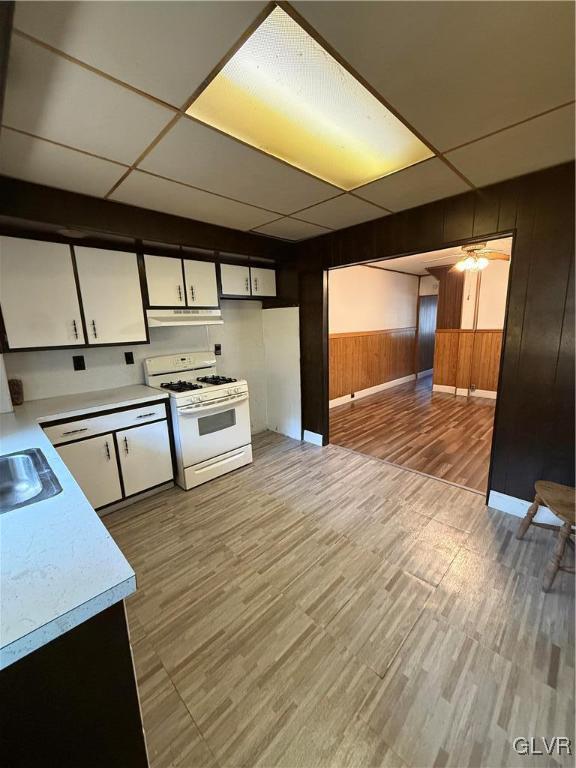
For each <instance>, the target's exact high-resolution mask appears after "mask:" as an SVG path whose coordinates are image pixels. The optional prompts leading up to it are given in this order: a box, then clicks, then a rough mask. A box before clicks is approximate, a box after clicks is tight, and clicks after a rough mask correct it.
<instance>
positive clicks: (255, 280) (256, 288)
mask: <svg viewBox="0 0 576 768" xmlns="http://www.w3.org/2000/svg"><path fill="white" fill-rule="evenodd" d="M254 290H255V291H256V292H257V291H258V278H257V277H255V278H254Z"/></svg>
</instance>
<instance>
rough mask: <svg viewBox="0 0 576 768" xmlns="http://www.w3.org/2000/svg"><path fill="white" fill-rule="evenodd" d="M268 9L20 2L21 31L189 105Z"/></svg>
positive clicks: (228, 5) (173, 101)
mask: <svg viewBox="0 0 576 768" xmlns="http://www.w3.org/2000/svg"><path fill="white" fill-rule="evenodd" d="M265 5H266V3H262V2H50V3H46V2H18V3H16V12H15V18H14V26H15V27H16V28H17V29H21V30H23V31H24V32H27V33H28V34H30V35H33V36H34V37H37V38H39V39H41V40H43V41H45V42H47V43H49V44H50V45H52V46H53V47H55V48H58V49H59V50H63V51H65V52H66V53H68V54H69V55H71V56H74V57H75V58H78V59H80V60H81V61H85V62H86V63H88V64H90V65H91V66H93V67H97V68H98V69H101V70H103V71H104V72H107V73H108V74H110V75H112V76H113V77H116V78H118V79H120V80H123V81H125V82H127V83H130V84H131V85H133V86H135V87H136V88H139V89H140V90H143V91H146V92H147V93H151V94H152V95H154V96H156V97H158V98H160V99H163V100H164V101H167V102H169V103H170V104H174V105H176V106H182V104H183V103H184V101H185V100H187V99H188V98H189V96H190V95H191V94H192V92H193V91H194V90H195V89H196V88H197V87H198V86H199V85H200V83H201V82H202V81H203V80H204V78H205V77H206V76H207V75H208V74H209V73H210V71H211V70H212V69H213V68H214V67H215V66H216V65H217V64H218V62H219V61H220V59H221V58H222V57H223V56H224V55H225V54H226V53H227V52H228V50H229V49H230V47H231V46H232V45H234V43H235V42H236V41H237V40H238V38H239V37H240V36H241V35H242V34H243V33H244V31H245V30H246V29H247V27H248V26H249V25H250V24H251V23H252V22H253V21H254V19H255V18H256V17H257V15H258V13H259V12H260V11H261V10H262V9H263V8H264V7H265Z"/></svg>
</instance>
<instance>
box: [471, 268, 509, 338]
mask: <svg viewBox="0 0 576 768" xmlns="http://www.w3.org/2000/svg"><path fill="white" fill-rule="evenodd" d="M509 272H510V262H509V261H491V262H490V263H489V264H488V266H487V267H486V268H485V269H483V270H482V272H481V273H480V274H479V273H478V272H465V273H464V291H463V294H462V323H461V327H462V328H474V315H475V311H476V293H477V291H478V284H479V285H480V296H479V299H478V317H477V321H476V328H478V329H482V328H487V329H497V328H504V318H505V315H506V292H507V290H508V275H509Z"/></svg>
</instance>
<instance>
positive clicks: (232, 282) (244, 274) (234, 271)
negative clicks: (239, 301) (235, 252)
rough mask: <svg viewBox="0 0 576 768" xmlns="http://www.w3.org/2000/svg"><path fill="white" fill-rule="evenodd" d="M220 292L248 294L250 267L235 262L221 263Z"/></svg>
mask: <svg viewBox="0 0 576 768" xmlns="http://www.w3.org/2000/svg"><path fill="white" fill-rule="evenodd" d="M220 276H221V278H222V294H223V295H224V296H250V295H251V292H250V268H249V267H241V266H238V265H237V264H221V265H220Z"/></svg>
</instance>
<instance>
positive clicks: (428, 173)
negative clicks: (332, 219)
mask: <svg viewBox="0 0 576 768" xmlns="http://www.w3.org/2000/svg"><path fill="white" fill-rule="evenodd" d="M469 189H470V187H469V186H468V185H467V184H466V182H464V181H463V180H462V179H461V178H460V176H458V175H457V174H456V173H454V171H452V170H450V168H448V166H447V165H446V164H445V163H443V162H442V160H439V159H438V158H433V159H432V160H425V161H424V162H423V163H419V164H418V165H413V166H412V167H411V168H406V170H404V171H398V173H392V174H390V176H385V177H384V178H383V179H378V181H374V182H372V184H367V185H366V186H365V187H359V189H356V190H355V192H354V193H355V194H356V195H358V196H359V197H362V198H364V199H365V200H371V201H372V202H373V203H376V204H377V205H381V206H383V207H384V208H388V209H389V210H391V211H402V210H404V209H406V208H415V207H416V206H417V205H424V204H425V203H431V202H432V201H434V200H440V199H441V198H443V197H450V195H458V194H460V192H467V191H468V190H469Z"/></svg>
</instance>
